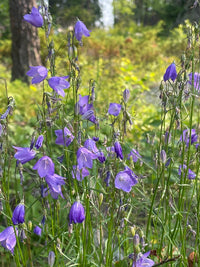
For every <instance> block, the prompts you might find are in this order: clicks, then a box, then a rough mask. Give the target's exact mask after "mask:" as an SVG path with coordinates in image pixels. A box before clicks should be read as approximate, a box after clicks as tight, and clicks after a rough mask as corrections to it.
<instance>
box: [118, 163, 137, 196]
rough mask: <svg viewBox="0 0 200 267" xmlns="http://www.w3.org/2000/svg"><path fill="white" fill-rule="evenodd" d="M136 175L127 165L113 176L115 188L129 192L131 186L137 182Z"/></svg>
mask: <svg viewBox="0 0 200 267" xmlns="http://www.w3.org/2000/svg"><path fill="white" fill-rule="evenodd" d="M137 182H138V181H137V175H136V174H135V173H134V172H133V171H132V170H131V169H129V168H128V167H126V168H125V170H124V171H121V172H119V173H118V174H117V175H116V177H115V188H118V189H122V190H123V191H125V192H130V191H131V188H132V186H134V185H135V184H137Z"/></svg>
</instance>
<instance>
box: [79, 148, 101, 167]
mask: <svg viewBox="0 0 200 267" xmlns="http://www.w3.org/2000/svg"><path fill="white" fill-rule="evenodd" d="M97 158H98V155H95V154H94V153H92V152H91V151H89V150H88V149H87V148H85V147H80V148H79V149H78V151H77V162H78V167H79V169H82V168H83V167H86V168H89V169H92V166H93V160H94V159H97Z"/></svg>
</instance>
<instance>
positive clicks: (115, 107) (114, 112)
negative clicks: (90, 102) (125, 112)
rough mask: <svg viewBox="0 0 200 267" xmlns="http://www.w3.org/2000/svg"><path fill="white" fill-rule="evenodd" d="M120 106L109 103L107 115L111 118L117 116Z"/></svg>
mask: <svg viewBox="0 0 200 267" xmlns="http://www.w3.org/2000/svg"><path fill="white" fill-rule="evenodd" d="M121 108H122V106H121V105H120V104H117V103H110V106H109V109H108V113H109V114H110V115H113V116H116V117H117V116H118V115H119V113H120V111H121Z"/></svg>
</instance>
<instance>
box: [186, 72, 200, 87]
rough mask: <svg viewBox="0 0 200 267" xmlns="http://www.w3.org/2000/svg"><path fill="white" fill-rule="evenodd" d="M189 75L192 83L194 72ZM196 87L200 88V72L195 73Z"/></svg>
mask: <svg viewBox="0 0 200 267" xmlns="http://www.w3.org/2000/svg"><path fill="white" fill-rule="evenodd" d="M188 76H189V84H191V85H192V78H193V77H192V76H193V75H192V73H190V74H189V75H188ZM194 88H195V89H196V90H200V73H198V72H195V73H194Z"/></svg>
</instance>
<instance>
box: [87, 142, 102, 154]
mask: <svg viewBox="0 0 200 267" xmlns="http://www.w3.org/2000/svg"><path fill="white" fill-rule="evenodd" d="M84 147H85V148H87V149H88V150H90V151H91V152H92V153H94V154H97V153H99V149H98V148H97V147H96V142H95V141H94V140H93V139H87V140H85V142H84Z"/></svg>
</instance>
